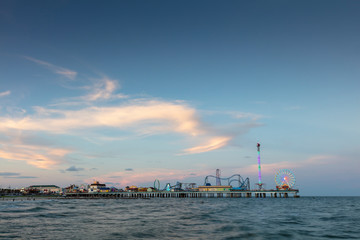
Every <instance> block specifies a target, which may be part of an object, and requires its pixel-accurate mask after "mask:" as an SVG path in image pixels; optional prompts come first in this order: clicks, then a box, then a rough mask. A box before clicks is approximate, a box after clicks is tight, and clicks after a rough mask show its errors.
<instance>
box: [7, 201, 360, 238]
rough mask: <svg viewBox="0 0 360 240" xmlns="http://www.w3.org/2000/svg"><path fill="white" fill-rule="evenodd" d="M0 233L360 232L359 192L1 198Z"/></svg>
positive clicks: (217, 234)
mask: <svg viewBox="0 0 360 240" xmlns="http://www.w3.org/2000/svg"><path fill="white" fill-rule="evenodd" d="M0 238H2V239H11V238H15V239H141V238H145V239H360V197H303V198H298V199H294V198H288V199H279V198H277V199H272V198H266V199H256V198H252V199H247V198H241V199H127V200H126V199H84V200H81V199H78V200H76V199H75V200H70V199H67V200H65V199H64V200H61V199H53V200H51V199H48V200H41V199H36V200H35V201H32V200H31V201H30V200H23V201H21V200H15V201H0Z"/></svg>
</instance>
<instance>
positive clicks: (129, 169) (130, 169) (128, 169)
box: [125, 168, 134, 172]
mask: <svg viewBox="0 0 360 240" xmlns="http://www.w3.org/2000/svg"><path fill="white" fill-rule="evenodd" d="M125 171H128V172H129V171H134V169H132V168H126V169H125Z"/></svg>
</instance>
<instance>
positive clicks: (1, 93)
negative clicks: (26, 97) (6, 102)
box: [0, 91, 11, 97]
mask: <svg viewBox="0 0 360 240" xmlns="http://www.w3.org/2000/svg"><path fill="white" fill-rule="evenodd" d="M10 94H11V92H10V91H5V92H0V97H5V96H8V95H10Z"/></svg>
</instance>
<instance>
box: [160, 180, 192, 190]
mask: <svg viewBox="0 0 360 240" xmlns="http://www.w3.org/2000/svg"><path fill="white" fill-rule="evenodd" d="M195 187H196V183H182V182H176V184H175V185H173V186H171V184H170V183H167V184H166V185H165V188H164V189H163V191H193V190H194V189H195Z"/></svg>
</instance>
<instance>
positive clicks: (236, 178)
mask: <svg viewBox="0 0 360 240" xmlns="http://www.w3.org/2000/svg"><path fill="white" fill-rule="evenodd" d="M209 178H215V179H216V185H217V186H221V181H227V185H228V186H231V183H233V182H237V183H238V186H237V187H233V188H232V189H231V190H233V191H239V190H243V191H244V190H250V180H249V178H246V179H245V180H244V179H243V178H242V177H241V176H240V174H234V175H232V176H231V177H228V178H221V177H220V175H219V174H216V176H213V175H208V176H206V177H205V183H204V185H205V186H211V183H210V182H209Z"/></svg>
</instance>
